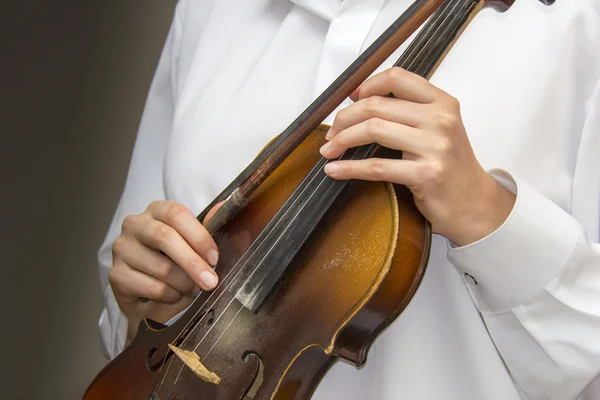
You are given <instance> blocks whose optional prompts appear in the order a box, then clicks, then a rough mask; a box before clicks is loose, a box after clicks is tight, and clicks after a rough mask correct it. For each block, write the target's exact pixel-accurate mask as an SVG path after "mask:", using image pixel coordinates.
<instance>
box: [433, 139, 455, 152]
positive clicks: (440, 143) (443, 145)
mask: <svg viewBox="0 0 600 400" xmlns="http://www.w3.org/2000/svg"><path fill="white" fill-rule="evenodd" d="M433 146H434V150H435V151H436V153H438V154H439V155H442V156H446V155H448V154H450V153H451V152H452V141H451V140H449V139H447V138H439V139H437V140H436V141H435V142H434V145H433Z"/></svg>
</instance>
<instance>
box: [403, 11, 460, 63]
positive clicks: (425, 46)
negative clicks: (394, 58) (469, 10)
mask: <svg viewBox="0 0 600 400" xmlns="http://www.w3.org/2000/svg"><path fill="white" fill-rule="evenodd" d="M452 1H453V0H450V1H449V2H448V3H447V4H451V3H452ZM462 1H463V0H455V4H454V5H453V6H452V9H451V10H450V11H449V12H448V13H447V14H446V15H445V16H444V19H443V21H442V22H441V24H440V26H438V27H437V28H436V30H435V31H434V32H433V34H431V36H430V37H429V39H428V40H427V41H426V42H425V44H424V45H423V46H422V47H421V50H420V51H419V52H418V53H417V55H416V56H415V57H414V58H413V60H412V62H411V63H410V64H409V65H408V67H406V68H405V69H406V70H407V71H410V69H411V68H412V67H413V65H414V63H415V62H416V61H417V60H418V59H419V56H420V55H421V53H423V51H425V49H426V48H427V45H428V44H429V43H430V42H431V41H432V40H433V39H434V37H435V35H436V33H438V32H439V30H440V29H442V27H443V26H444V23H445V22H446V20H447V19H448V18H450V17H451V16H452V14H454V11H456V9H457V8H458V7H459V6H460V3H461V2H462ZM448 7H450V6H448ZM441 14H443V13H441ZM439 18H442V17H441V15H440V17H439ZM439 18H438V20H437V21H436V22H439ZM415 49H416V48H415ZM432 51H433V49H428V53H427V55H431V52H432Z"/></svg>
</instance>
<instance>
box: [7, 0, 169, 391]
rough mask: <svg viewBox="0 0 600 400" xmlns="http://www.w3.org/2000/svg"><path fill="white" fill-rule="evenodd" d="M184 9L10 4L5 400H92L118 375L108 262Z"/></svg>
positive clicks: (154, 2) (42, 0) (161, 2)
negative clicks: (113, 224) (105, 344)
mask: <svg viewBox="0 0 600 400" xmlns="http://www.w3.org/2000/svg"><path fill="white" fill-rule="evenodd" d="M175 2H176V1H175V0H137V1H111V0H104V1H80V2H74V1H66V2H65V1H62V2H56V1H51V0H29V1H10V0H9V1H3V2H2V6H1V7H0V44H1V46H0V57H1V58H0V61H1V62H0V79H1V80H0V83H1V84H0V90H1V96H0V117H1V118H0V123H1V127H2V133H1V135H2V136H1V137H2V142H1V143H2V145H1V154H0V163H1V164H0V165H1V171H2V181H1V183H2V186H0V187H1V189H0V190H1V191H2V192H1V193H2V196H1V197H0V198H1V199H2V203H1V204H0V212H1V213H2V216H1V220H2V225H1V227H2V237H1V239H2V240H1V241H0V243H1V248H0V250H1V257H2V258H1V260H2V264H3V265H2V269H1V272H2V275H1V276H2V279H1V280H0V282H1V285H2V290H0V293H1V295H2V299H1V300H2V308H1V310H3V311H4V312H3V318H2V326H1V328H0V332H1V337H0V339H1V340H0V343H1V345H2V349H1V352H0V354H1V359H0V369H1V371H0V377H1V383H2V384H1V386H0V398H2V399H10V400H18V399H44V400H53V399H61V400H62V399H78V398H81V395H82V394H83V391H84V390H85V387H86V386H87V384H88V383H89V382H90V381H91V379H92V378H93V376H94V375H95V373H96V372H97V371H98V370H99V369H100V368H101V367H102V365H103V364H104V363H105V362H106V360H105V359H104V358H103V356H102V354H101V352H100V337H99V333H98V329H97V320H98V317H99V315H100V312H101V310H102V307H103V299H102V293H101V288H100V283H99V280H98V273H97V265H96V251H97V249H98V247H99V246H100V244H101V242H102V240H103V237H104V234H105V231H106V229H107V228H108V225H109V223H110V220H111V218H112V214H113V212H114V210H115V207H116V205H117V202H118V199H119V195H120V192H121V190H122V188H123V183H124V179H125V174H126V171H127V166H128V163H129V157H130V154H131V149H132V146H133V142H134V140H135V134H136V130H137V126H138V123H139V120H140V116H141V113H142V109H143V105H144V100H145V96H146V93H147V90H148V86H149V84H150V80H151V79H152V75H153V73H154V69H155V67H156V63H157V61H158V57H159V55H160V51H161V48H162V45H163V42H164V40H165V37H166V34H167V30H168V27H169V24H170V22H171V18H172V15H173V8H174V6H175Z"/></svg>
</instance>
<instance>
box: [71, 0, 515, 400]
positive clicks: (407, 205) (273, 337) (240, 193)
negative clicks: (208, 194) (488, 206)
mask: <svg viewBox="0 0 600 400" xmlns="http://www.w3.org/2000/svg"><path fill="white" fill-rule="evenodd" d="M513 1H514V0H417V1H416V2H415V3H413V4H412V5H411V7H409V8H408V9H407V10H406V11H405V12H404V13H403V14H402V15H401V16H400V17H399V18H398V19H397V20H396V21H395V22H394V23H393V24H392V25H391V26H390V27H389V28H388V29H387V30H386V31H385V32H384V33H383V34H382V35H381V36H380V37H379V38H378V39H377V40H376V41H375V42H374V43H373V44H372V45H371V46H370V47H369V48H368V49H367V50H365V52H364V53H363V54H361V55H360V56H359V58H358V59H357V60H356V61H355V62H354V63H352V64H351V65H350V66H349V67H348V69H347V70H346V71H344V73H342V75H340V76H339V77H338V78H337V79H336V80H335V81H334V82H333V83H332V84H331V86H330V87H329V88H327V89H326V90H325V92H323V94H321V95H320V96H319V97H318V98H317V99H316V100H315V101H314V102H313V103H312V104H311V105H310V106H309V107H308V108H307V109H306V110H305V111H304V112H303V113H302V114H301V115H300V116H298V118H297V119H296V120H295V121H294V122H292V124H291V125H290V126H289V127H288V128H287V129H286V130H285V131H284V132H283V133H281V135H279V136H278V137H277V138H276V139H274V140H273V141H272V142H271V143H270V144H269V145H268V146H267V147H266V148H265V149H264V150H263V151H262V152H261V153H260V154H259V155H258V157H257V158H256V159H255V160H254V161H253V162H252V163H251V164H250V165H249V166H248V167H247V168H246V169H245V170H244V171H243V172H242V173H241V174H240V175H239V176H238V177H237V178H236V179H235V180H234V181H233V182H232V183H231V184H230V185H229V186H228V187H227V188H225V190H223V192H222V193H221V194H220V195H219V196H217V197H216V198H215V199H214V201H213V202H212V203H211V204H209V205H208V206H207V208H206V209H205V211H203V212H202V213H201V214H200V215H199V216H198V219H199V220H200V221H203V220H204V219H205V217H206V215H207V214H208V211H209V210H211V209H213V207H214V206H215V205H217V204H219V203H222V204H221V207H220V208H219V209H218V210H217V212H216V213H215V214H214V216H212V218H211V219H210V220H209V221H208V222H207V223H206V224H205V226H206V228H207V229H208V231H209V232H210V233H211V234H212V235H213V237H214V239H215V242H216V243H217V244H218V246H219V249H220V254H221V256H220V258H219V263H218V265H217V270H218V271H219V274H220V277H221V279H220V282H219V284H218V286H217V287H216V288H215V289H214V290H213V291H212V292H203V293H200V294H199V295H198V297H197V298H196V299H195V300H194V301H193V303H192V304H191V305H190V307H189V308H188V309H187V310H186V312H185V313H184V314H183V315H182V316H181V317H180V318H179V319H178V320H177V321H176V322H175V323H174V324H173V325H171V326H168V327H167V326H164V325H162V324H159V323H157V322H155V321H152V320H149V319H146V320H144V321H142V322H141V323H140V326H139V329H138V334H137V336H136V337H135V339H134V340H133V341H132V342H131V344H129V346H127V348H125V350H124V351H123V352H122V353H121V354H120V355H119V356H117V357H116V358H115V359H114V360H112V361H111V362H110V363H109V364H108V365H106V366H105V367H104V368H103V369H102V370H101V371H100V372H99V373H98V375H97V376H96V377H95V379H94V380H93V382H92V383H91V384H90V386H89V387H88V389H87V391H86V392H85V394H84V396H83V399H85V400H106V399H123V400H125V399H127V400H130V399H131V400H134V399H136V400H186V399H197V400H234V399H235V400H240V399H242V400H248V399H256V400H267V399H277V400H284V399H298V400H299V399H309V398H310V397H311V395H312V393H313V392H314V390H315V388H316V386H317V385H318V383H319V381H320V380H321V379H322V378H323V376H324V375H325V373H326V372H327V370H328V369H329V368H331V366H332V365H334V364H335V363H336V362H337V361H339V360H343V361H346V362H349V363H351V364H354V365H356V366H357V367H360V366H361V365H363V364H364V363H365V362H366V360H367V354H368V351H369V348H370V346H371V344H372V343H373V342H374V340H375V339H376V338H377V336H378V335H379V334H380V333H381V332H382V331H383V330H384V329H385V328H386V327H387V326H389V325H390V324H391V323H392V322H393V321H394V320H395V319H396V318H397V317H398V316H399V315H400V313H401V312H402V311H403V310H404V308H405V307H406V306H407V304H408V303H409V301H410V300H411V298H412V297H413V295H414V293H415V292H416V290H417V288H418V286H419V283H420V282H421V279H422V278H423V275H424V272H425V269H426V266H427V261H428V256H429V250H430V244H431V228H430V225H429V223H428V222H427V220H426V219H425V218H424V217H423V216H422V215H421V214H420V213H419V211H418V210H417V208H416V207H415V204H414V200H413V197H412V194H411V192H410V191H409V190H408V189H407V188H406V187H404V186H401V185H395V184H390V183H382V182H362V181H337V180H334V179H331V178H329V177H328V176H327V175H326V174H325V172H324V171H323V167H324V165H325V164H326V163H327V162H328V160H327V159H325V158H323V157H321V155H320V153H319V149H320V147H321V146H322V145H323V144H324V143H325V142H326V140H325V134H326V132H327V130H328V126H326V125H323V124H321V122H322V121H323V120H324V119H325V118H326V117H327V116H328V115H329V114H330V113H332V112H333V111H334V110H335V108H336V107H337V106H339V104H341V102H342V101H343V100H344V99H345V98H346V97H348V96H349V95H350V94H351V93H352V92H353V91H354V90H355V89H356V88H357V87H358V86H359V85H360V84H361V83H362V82H363V81H364V80H365V79H367V78H368V77H369V75H371V74H372V73H373V72H374V71H375V69H376V68H377V67H378V66H379V65H381V63H383V62H384V61H385V60H386V59H387V58H389V57H390V56H391V54H392V53H393V52H394V51H395V50H396V49H397V48H398V47H399V46H400V45H401V44H402V43H403V42H404V41H405V40H406V39H408V37H409V36H411V35H412V34H413V33H414V32H416V30H417V29H418V28H419V27H421V25H423V24H424V25H423V27H422V29H421V30H420V32H419V33H418V35H417V36H416V37H415V39H414V40H413V41H412V42H411V44H410V46H409V47H408V48H407V49H406V51H404V52H403V54H402V56H401V57H400V58H399V60H398V61H397V62H396V64H395V66H399V67H402V68H404V69H406V70H408V71H410V72H413V73H416V74H419V75H421V76H423V77H426V78H428V77H430V76H431V75H432V74H433V72H434V71H435V68H436V67H437V66H438V64H439V63H440V62H441V60H442V59H443V56H444V55H445V54H446V52H447V51H448V50H449V49H450V47H451V46H452V44H453V43H454V41H455V40H456V39H457V38H458V36H459V35H460V34H461V32H462V31H463V30H464V28H465V27H466V26H467V25H468V22H469V21H470V20H471V19H472V18H473V17H474V16H475V15H476V14H477V12H478V11H479V10H480V9H481V8H482V7H483V6H484V5H491V6H494V7H496V8H498V9H499V10H505V9H507V8H508V7H510V5H512V3H513ZM425 21H427V22H426V23H425ZM390 96H391V95H390ZM375 154H376V155H377V156H381V157H388V158H390V157H396V158H399V157H401V153H400V152H397V151H391V150H387V149H383V148H379V147H378V146H376V145H372V144H371V145H364V146H360V147H357V148H353V149H349V150H348V151H346V152H345V154H344V155H343V156H342V157H341V159H364V158H368V157H371V156H373V155H375Z"/></svg>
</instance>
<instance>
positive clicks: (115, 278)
mask: <svg viewBox="0 0 600 400" xmlns="http://www.w3.org/2000/svg"><path fill="white" fill-rule="evenodd" d="M119 265H120V264H115V265H113V267H112V268H111V269H110V271H108V283H110V286H111V287H112V288H113V291H116V292H122V290H121V267H119Z"/></svg>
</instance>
